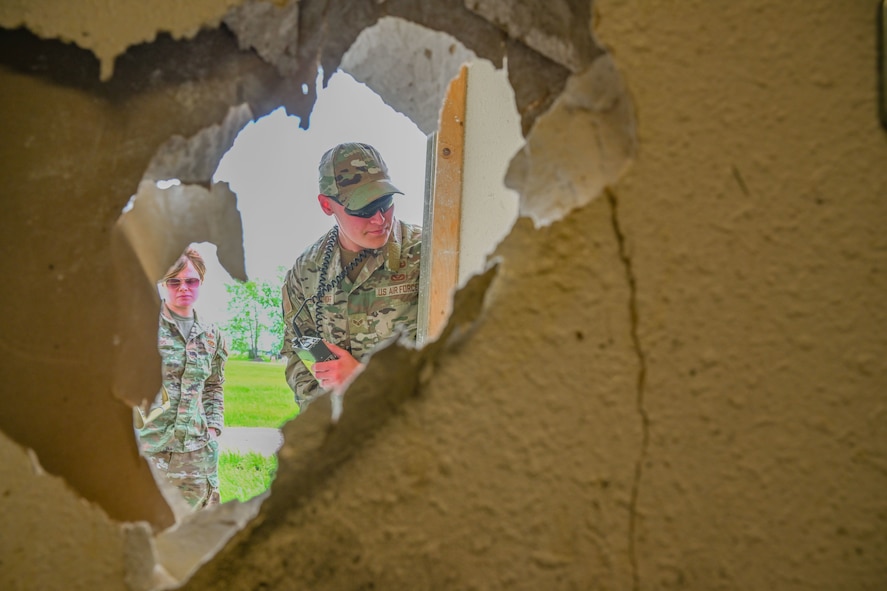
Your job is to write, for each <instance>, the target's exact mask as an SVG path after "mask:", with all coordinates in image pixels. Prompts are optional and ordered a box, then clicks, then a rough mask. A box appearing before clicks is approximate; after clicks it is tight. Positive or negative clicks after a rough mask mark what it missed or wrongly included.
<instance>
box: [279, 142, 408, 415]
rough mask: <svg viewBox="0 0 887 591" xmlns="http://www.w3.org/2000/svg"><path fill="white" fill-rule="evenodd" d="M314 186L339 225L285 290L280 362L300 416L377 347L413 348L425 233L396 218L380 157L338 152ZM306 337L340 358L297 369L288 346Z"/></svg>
mask: <svg viewBox="0 0 887 591" xmlns="http://www.w3.org/2000/svg"><path fill="white" fill-rule="evenodd" d="M319 177H320V194H319V195H318V196H317V200H318V202H319V203H320V207H321V209H322V210H323V212H324V213H325V214H326V215H329V216H333V217H335V218H336V222H337V225H336V226H334V227H333V229H332V230H330V231H329V232H327V233H326V234H325V235H324V236H322V237H321V238H320V239H319V240H318V241H317V242H315V243H314V244H313V245H311V246H309V247H308V248H307V249H306V250H305V252H304V253H302V255H301V256H299V258H298V259H297V260H296V263H295V265H293V268H292V269H290V270H289V271H288V272H287V274H286V278H285V279H284V285H283V318H284V325H285V329H286V334H285V336H284V341H283V342H284V344H283V348H282V350H281V353H282V354H283V355H284V356H285V357H286V359H287V365H286V379H287V382H288V383H289V385H290V388H292V389H293V392H295V400H296V403H297V404H298V405H299V408H300V409H304V408H305V407H306V406H307V405H308V404H309V403H310V402H311V401H313V400H314V399H316V398H317V397H318V396H320V395H322V394H323V393H325V392H328V391H333V392H339V391H340V390H341V387H342V386H343V385H344V384H345V383H346V382H347V381H348V379H349V378H350V377H351V376H352V375H353V374H354V372H355V371H356V370H357V369H359V368H360V367H361V364H362V363H363V362H365V361H366V358H367V356H368V355H369V353H370V352H371V351H372V349H373V347H375V346H376V345H377V344H379V343H380V342H381V341H383V340H385V339H388V338H391V337H393V336H394V335H395V334H400V332H403V333H405V334H406V336H408V337H409V338H412V339H415V338H416V320H417V310H418V302H419V261H420V257H421V241H420V240H421V235H422V229H421V228H420V227H419V226H416V225H413V224H407V223H405V222H401V221H398V220H397V219H396V218H395V217H394V205H393V202H394V201H393V200H394V194H395V193H397V194H401V195H402V194H403V193H402V192H401V191H400V190H399V189H397V187H395V186H394V185H393V184H392V183H391V180H390V179H389V178H388V168H387V167H386V165H385V162H384V161H383V160H382V157H381V155H380V154H379V152H378V151H377V150H376V149H375V148H373V147H372V146H370V145H368V144H360V143H345V144H339V145H338V146H335V147H334V148H332V149H330V150H329V151H327V152H326V153H325V154H324V155H323V157H322V158H321V161H320V167H319ZM306 302H307V303H306ZM297 331H298V334H297ZM303 335H304V336H309V337H319V338H321V339H323V341H324V342H325V343H326V345H327V347H328V348H329V350H330V351H331V352H332V353H333V354H334V355H335V356H336V357H337V359H332V360H330V361H322V362H318V363H313V364H311V363H310V361H309V362H307V363H306V362H303V360H302V359H300V358H299V356H298V354H297V348H296V347H294V346H293V339H294V338H296V337H298V336H303ZM307 365H310V366H311V367H310V370H309V368H308V367H307Z"/></svg>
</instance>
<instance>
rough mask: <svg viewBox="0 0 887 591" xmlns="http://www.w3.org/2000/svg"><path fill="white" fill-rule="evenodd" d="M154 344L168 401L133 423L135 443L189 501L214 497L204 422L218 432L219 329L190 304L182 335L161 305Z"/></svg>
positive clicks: (222, 356) (213, 444)
mask: <svg viewBox="0 0 887 591" xmlns="http://www.w3.org/2000/svg"><path fill="white" fill-rule="evenodd" d="M157 346H158V349H159V351H160V357H161V361H162V370H163V386H164V387H165V388H166V391H167V393H168V395H169V403H170V404H169V408H168V409H167V410H166V411H164V412H163V413H162V414H161V415H160V416H158V417H157V418H156V419H154V420H153V421H152V422H150V423H148V424H147V425H145V426H144V427H142V428H141V429H139V431H138V434H139V447H140V449H141V451H142V454H143V455H144V456H145V457H147V458H148V459H149V460H150V461H151V462H152V463H153V464H154V466H155V467H156V468H158V469H159V470H160V471H161V472H163V473H165V474H166V477H167V479H168V480H169V481H170V482H172V483H173V484H174V485H175V486H176V487H178V488H179V490H180V491H181V492H182V494H183V496H184V497H185V499H186V500H187V501H188V503H189V504H190V505H191V506H193V507H199V506H203V505H206V504H208V503H213V502H217V500H218V488H219V476H218V467H219V448H218V442H217V441H216V440H215V439H211V438H210V433H209V428H210V427H215V428H216V429H218V430H219V432H221V431H222V426H223V424H224V408H225V407H224V398H223V390H222V388H223V384H224V383H225V361H226V360H227V359H228V349H227V345H226V343H225V338H224V335H223V334H222V332H221V330H220V329H219V328H218V327H216V326H215V325H213V324H208V323H203V322H201V320H200V318H199V317H198V315H197V311H196V310H195V311H194V326H193V327H192V328H191V333H190V334H189V335H188V338H187V339H186V338H185V337H184V336H182V333H181V332H180V331H179V328H178V326H176V323H175V321H174V320H173V319H172V317H171V316H170V315H169V313H168V312H167V309H166V306H165V305H164V306H163V307H162V309H161V312H160V327H159V329H158V331H157ZM159 397H160V395H159V394H158V398H159ZM159 403H160V401H159V400H157V401H155V404H159Z"/></svg>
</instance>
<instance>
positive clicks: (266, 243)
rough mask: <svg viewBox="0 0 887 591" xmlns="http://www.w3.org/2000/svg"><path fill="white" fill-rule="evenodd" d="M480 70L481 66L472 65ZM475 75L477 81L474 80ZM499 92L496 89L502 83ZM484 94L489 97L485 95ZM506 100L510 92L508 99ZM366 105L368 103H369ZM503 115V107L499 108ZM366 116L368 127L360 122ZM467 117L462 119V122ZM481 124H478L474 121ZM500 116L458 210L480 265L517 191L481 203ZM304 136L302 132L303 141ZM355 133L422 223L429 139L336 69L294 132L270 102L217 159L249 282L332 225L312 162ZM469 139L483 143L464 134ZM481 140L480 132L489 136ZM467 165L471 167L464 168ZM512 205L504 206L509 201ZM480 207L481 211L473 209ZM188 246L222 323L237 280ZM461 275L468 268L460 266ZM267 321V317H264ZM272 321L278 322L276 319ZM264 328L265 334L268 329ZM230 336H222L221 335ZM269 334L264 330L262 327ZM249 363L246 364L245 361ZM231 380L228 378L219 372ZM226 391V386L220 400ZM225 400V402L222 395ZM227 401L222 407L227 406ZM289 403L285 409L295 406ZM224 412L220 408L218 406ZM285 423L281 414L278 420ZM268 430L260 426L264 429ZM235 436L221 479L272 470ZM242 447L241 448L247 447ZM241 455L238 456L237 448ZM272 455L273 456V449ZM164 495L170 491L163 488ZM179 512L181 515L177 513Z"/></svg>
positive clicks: (401, 209)
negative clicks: (248, 454)
mask: <svg viewBox="0 0 887 591" xmlns="http://www.w3.org/2000/svg"><path fill="white" fill-rule="evenodd" d="M478 67H480V66H478ZM483 68H484V73H485V75H486V76H488V78H487V79H485V80H484V81H483V84H482V83H480V82H479V83H478V84H479V88H483V89H484V92H489V89H488V88H485V87H484V86H483V85H484V84H486V85H488V84H490V80H491V79H490V78H489V76H490V75H494V76H495V75H497V74H495V69H494V68H493V66H492V65H491V64H489V63H488V62H484V63H483ZM498 76H499V78H498V79H497V81H498V83H499V84H500V85H504V86H505V87H508V84H507V80H506V78H505V74H504V72H499V74H498ZM479 80H481V79H479ZM500 92H501V88H500ZM486 98H487V99H488V98H489V97H486ZM509 100H512V99H509ZM477 102H478V104H483V103H485V102H486V100H485V99H484V98H478V100H477ZM370 106H372V108H370ZM497 111H498V112H499V113H500V114H501V112H502V111H503V109H501V108H497ZM478 118H479V119H480V118H483V120H484V121H483V123H485V124H486V125H492V126H493V131H492V133H493V135H495V136H499V140H500V146H501V136H502V133H501V130H499V129H497V125H500V124H501V121H498V120H497V119H496V117H494V116H491V115H490V114H489V113H484V112H479V114H478ZM367 123H371V124H372V125H367ZM464 123H465V122H464V121H463V122H460V124H464ZM479 123H481V121H479ZM508 123H509V124H510V125H511V129H510V130H509V131H510V137H509V141H510V145H511V149H510V150H506V151H503V152H502V153H501V155H500V158H499V162H498V164H497V165H496V166H493V167H491V166H490V161H489V155H490V153H491V152H494V151H495V150H490V149H489V147H488V146H487V147H485V148H482V147H480V146H478V145H477V144H475V145H476V147H475V148H472V149H477V150H484V153H485V155H484V157H483V158H480V160H481V161H482V162H483V164H481V165H480V166H478V167H476V168H477V170H478V171H480V174H476V176H475V179H476V180H475V182H476V184H477V186H479V187H485V188H484V189H483V190H482V191H479V192H478V193H479V197H480V199H479V200H478V201H479V202H475V203H473V204H469V206H468V207H466V209H465V211H467V212H469V213H470V214H471V216H472V217H473V218H477V219H473V220H471V221H473V222H475V225H472V223H471V221H470V222H469V223H468V224H467V226H468V227H469V228H471V231H472V232H473V233H475V234H477V235H476V236H474V237H473V238H472V239H471V240H467V241H466V243H468V244H471V246H472V248H473V249H474V252H473V253H472V256H473V257H474V260H473V262H472V263H471V264H476V265H477V269H475V270H478V271H479V270H481V269H482V266H483V262H482V258H483V255H485V254H486V252H485V251H490V250H492V248H493V247H494V246H495V242H498V239H499V238H500V236H496V235H495V233H492V234H491V231H490V230H491V227H492V226H491V224H492V221H493V218H494V217H496V216H498V217H500V218H502V220H503V221H501V222H499V224H498V225H499V227H500V230H499V232H500V234H502V235H504V233H505V232H507V229H508V228H510V225H511V224H512V223H513V221H514V218H515V217H516V196H514V195H508V194H506V195H504V196H503V199H502V200H501V202H500V203H499V205H498V208H499V210H500V211H498V212H493V213H492V214H491V212H490V211H489V210H484V209H483V208H484V207H489V205H490V203H491V201H494V200H493V199H491V196H493V194H494V192H495V191H493V190H492V189H490V188H489V187H487V185H488V184H490V183H492V184H494V185H495V184H498V185H499V187H500V191H504V187H502V178H503V177H504V173H505V167H506V165H507V161H508V159H509V158H510V156H511V155H512V153H513V151H514V150H516V149H517V147H519V145H520V143H521V142H522V138H521V136H520V131H519V119H518V116H517V113H516V111H514V112H513V113H512V116H511V117H510V119H509V121H508ZM478 128H479V130H478V134H479V135H478V137H481V138H483V135H484V133H487V134H489V133H491V132H490V130H489V129H487V130H486V131H484V130H483V128H484V125H479V126H478ZM309 138H310V139H309ZM351 139H356V140H359V141H366V142H367V143H370V144H372V145H374V146H376V147H377V148H378V149H379V150H380V152H381V153H382V155H383V157H384V158H385V159H386V162H387V164H388V167H389V171H390V173H391V177H392V180H393V181H394V182H395V184H396V185H397V186H398V187H399V188H401V189H402V190H404V192H405V193H406V194H405V195H403V196H398V198H397V202H396V216H397V217H398V218H399V219H403V220H405V221H408V222H412V223H417V224H422V223H423V222H424V217H425V216H426V215H427V208H426V204H425V193H426V189H427V187H428V173H427V171H426V160H425V157H426V151H427V147H428V144H429V141H430V140H429V137H428V136H426V135H425V134H424V133H423V132H421V131H420V130H419V129H418V128H417V127H416V126H415V125H414V124H413V123H412V122H411V121H409V119H407V118H406V117H405V116H403V115H400V114H398V113H395V112H394V111H392V110H391V109H390V107H387V105H385V104H384V103H383V102H382V100H381V98H379V97H378V96H377V95H375V93H373V92H372V91H370V90H369V89H367V88H366V87H365V86H363V85H362V84H359V83H357V82H355V81H354V80H353V79H352V78H351V77H350V76H349V75H348V74H346V73H343V72H339V73H337V74H336V75H334V76H333V77H332V78H331V80H330V82H329V84H328V86H327V87H326V89H324V90H323V91H322V92H321V93H320V95H319V99H318V103H317V106H316V107H315V111H314V113H313V115H312V121H311V126H310V127H309V129H308V130H307V131H306V130H302V129H301V128H300V127H299V121H298V119H297V118H295V117H288V116H286V114H285V113H284V112H283V110H282V109H278V110H276V111H274V112H272V113H271V114H269V115H268V116H266V117H263V118H261V119H259V120H257V121H256V122H252V123H248V124H247V125H245V126H244V127H243V128H242V129H241V130H240V132H239V133H238V135H237V139H235V140H234V141H233V146H232V148H231V149H230V150H229V151H228V152H227V153H226V155H225V156H224V157H223V158H222V159H221V161H220V164H219V166H218V168H217V170H216V171H215V173H214V175H213V180H214V181H215V182H216V183H222V184H227V188H228V189H230V191H231V192H232V193H234V194H236V195H237V206H238V209H239V213H240V219H241V223H242V226H243V249H244V258H245V272H246V275H248V276H249V278H250V280H254V281H257V282H270V283H272V284H276V285H278V286H279V285H280V278H281V270H282V269H286V268H289V266H291V265H292V263H293V262H294V261H295V258H296V257H297V256H298V254H300V253H301V251H302V250H304V248H305V247H306V246H308V245H309V244H311V243H312V242H314V240H316V239H317V238H318V237H319V236H320V235H322V233H323V232H325V231H326V230H327V229H328V228H329V227H330V225H331V223H332V219H331V218H329V217H327V216H324V215H322V213H321V212H320V211H319V207H318V205H317V202H316V193H317V186H316V184H317V172H316V171H317V162H318V161H319V159H320V155H321V154H322V153H323V152H324V151H325V150H326V149H328V148H329V147H330V146H331V145H334V144H335V143H338V142H341V141H347V140H351ZM470 139H471V141H473V142H476V143H477V142H483V141H485V140H483V139H477V137H474V136H472V137H471V138H470ZM488 139H489V138H487V140H488ZM469 168H471V166H470V165H469ZM154 185H155V186H156V188H157V189H158V190H161V191H167V190H173V191H175V190H178V189H180V188H181V183H180V182H179V181H178V179H160V180H158V181H156V182H155V183H154ZM509 204H510V205H509ZM473 207H474V208H477V207H480V208H481V209H472V208H473ZM478 220H484V224H483V225H476V222H477V221H478ZM193 246H194V247H195V248H196V249H197V250H198V251H201V253H202V254H203V255H204V258H205V260H206V261H207V263H208V268H207V280H206V284H205V285H204V288H205V289H204V290H203V291H202V293H201V296H200V297H201V302H200V303H199V304H198V306H197V309H198V310H204V309H205V310H207V311H208V312H210V313H211V315H212V316H214V317H215V318H222V319H225V320H223V323H225V322H228V321H230V313H229V307H230V299H229V297H228V296H229V292H230V291H232V286H233V285H235V284H236V283H237V282H236V279H234V278H232V277H231V275H230V274H229V273H228V272H227V271H226V270H225V269H224V267H223V265H222V264H221V263H220V262H219V260H218V258H217V257H216V248H215V245H214V244H213V243H212V242H200V243H195V244H193ZM463 273H464V274H465V275H467V274H468V273H467V272H466V271H465V270H464V269H463ZM265 318H266V320H270V319H271V318H273V316H271V315H268V316H266V317H265ZM278 320H279V319H278ZM269 332H270V331H269ZM231 336H232V335H231V334H228V337H229V339H230V338H231ZM268 336H271V335H270V334H269V335H268ZM266 343H268V346H267V348H265V347H264V346H263V347H259V349H260V351H261V352H264V353H266V357H270V356H271V355H272V354H273V351H274V349H275V348H276V347H277V344H275V343H274V342H273V339H272V340H271V341H267V340H266ZM238 353H240V356H241V358H240V359H230V360H229V364H228V372H229V374H230V372H231V370H232V369H233V366H234V364H241V363H242V362H244V361H245V360H244V359H243V358H242V356H243V353H245V351H243V347H240V351H238ZM246 363H249V362H246ZM268 363H273V364H274V365H276V366H277V367H276V368H275V369H276V370H277V375H278V380H279V381H278V390H279V394H281V395H282V396H284V397H285V398H286V400H287V401H292V392H291V391H290V390H289V387H288V385H287V384H286V382H285V378H284V373H283V369H284V365H283V364H281V363H279V362H277V361H269V362H268ZM227 379H229V380H230V375H229V377H227ZM228 386H231V384H230V382H229V384H228ZM228 398H229V394H228V391H227V390H226V399H228ZM226 407H229V404H228V403H227V402H226ZM229 408H230V407H229ZM294 408H295V407H294V405H293V406H291V407H290V409H291V410H294ZM226 414H228V410H227V409H226ZM283 420H286V417H284V419H283ZM266 428H268V427H266ZM270 429H273V431H274V433H269V432H267V431H266V432H264V435H263V437H264V440H262V439H261V437H259V435H258V434H257V433H256V437H257V440H256V444H257V445H259V446H264V449H268V446H269V442H268V437H269V436H270V437H272V439H273V443H271V444H270V445H271V447H272V448H273V452H274V453H276V451H277V450H278V449H279V446H280V444H281V443H282V439H280V436H279V432H278V431H277V428H276V427H271V428H270ZM231 431H232V429H231V428H230V427H228V426H227V421H226V428H225V431H224V432H223V435H222V440H223V441H224V440H225V439H226V436H228V435H231V434H232V433H231ZM237 445H238V444H237V443H236V442H232V443H231V444H230V447H228V444H227V443H226V444H225V446H223V447H222V452H223V456H222V462H221V468H220V476H221V477H222V483H223V484H224V483H225V477H224V476H223V475H222V474H221V472H223V471H224V470H226V467H227V469H229V472H232V473H235V476H236V472H238V471H239V470H240V468H242V467H243V466H241V465H237V464H239V463H242V462H247V470H253V471H256V470H257V471H260V472H261V471H262V470H265V471H266V472H267V471H268V470H271V471H273V470H274V469H276V461H274V462H273V465H271V466H270V468H269V465H268V464H265V465H264V467H263V466H261V465H255V461H254V458H243V459H239V460H237V461H236V462H235V463H232V462H231V460H230V458H226V457H225V455H224V453H225V448H226V447H227V448H228V449H230V450H234V451H235V452H236V451H237ZM247 447H248V445H247ZM241 455H245V454H241ZM275 460H276V456H275ZM271 479H273V472H272V474H271V475H270V478H268V479H266V480H265V481H263V482H260V483H259V484H258V485H257V486H258V488H259V489H261V490H259V492H258V493H255V492H253V493H247V494H242V493H241V491H238V492H237V493H235V494H233V495H228V494H226V495H225V496H224V497H223V499H222V500H223V501H228V500H234V499H237V500H240V501H246V500H248V499H250V498H253V497H254V496H256V494H259V495H262V494H264V491H265V490H266V489H267V487H268V485H269V484H270V480H271ZM167 496H169V495H167ZM178 515H179V517H180V518H182V516H183V515H184V512H182V511H179V512H178Z"/></svg>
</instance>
